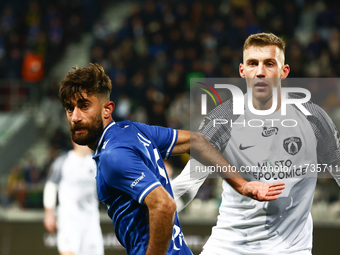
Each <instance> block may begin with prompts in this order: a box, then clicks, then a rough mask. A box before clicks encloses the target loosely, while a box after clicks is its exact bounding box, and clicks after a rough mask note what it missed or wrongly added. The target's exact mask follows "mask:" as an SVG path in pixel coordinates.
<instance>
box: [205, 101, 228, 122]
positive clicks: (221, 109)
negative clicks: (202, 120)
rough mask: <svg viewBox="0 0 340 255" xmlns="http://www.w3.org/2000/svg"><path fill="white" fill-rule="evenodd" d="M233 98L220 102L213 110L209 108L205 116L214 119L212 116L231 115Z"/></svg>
mask: <svg viewBox="0 0 340 255" xmlns="http://www.w3.org/2000/svg"><path fill="white" fill-rule="evenodd" d="M233 102H234V101H233V98H230V99H228V100H227V101H224V102H223V103H222V104H220V105H218V106H216V107H215V108H214V109H213V110H211V111H210V112H209V113H208V114H207V115H206V118H208V119H214V118H222V117H223V118H226V117H230V118H231V117H232V116H233Z"/></svg>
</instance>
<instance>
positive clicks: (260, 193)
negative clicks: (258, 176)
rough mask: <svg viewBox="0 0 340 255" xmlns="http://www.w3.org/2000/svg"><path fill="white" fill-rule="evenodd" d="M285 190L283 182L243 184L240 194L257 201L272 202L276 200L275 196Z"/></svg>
mask: <svg viewBox="0 0 340 255" xmlns="http://www.w3.org/2000/svg"><path fill="white" fill-rule="evenodd" d="M284 188H285V183H284V182H275V183H263V182H257V181H252V182H245V183H244V185H243V187H242V190H241V194H242V195H244V196H247V197H250V198H252V199H255V200H258V201H272V200H276V199H278V197H277V195H279V194H281V193H282V190H283V189H284Z"/></svg>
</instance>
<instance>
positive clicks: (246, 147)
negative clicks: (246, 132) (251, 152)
mask: <svg viewBox="0 0 340 255" xmlns="http://www.w3.org/2000/svg"><path fill="white" fill-rule="evenodd" d="M254 146H255V145H250V146H244V147H243V146H242V143H241V144H240V147H239V148H240V150H241V151H243V150H246V149H249V148H251V147H254Z"/></svg>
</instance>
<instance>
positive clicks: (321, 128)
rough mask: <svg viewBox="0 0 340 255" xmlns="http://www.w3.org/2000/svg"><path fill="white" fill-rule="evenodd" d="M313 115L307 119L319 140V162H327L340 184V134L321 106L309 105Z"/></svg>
mask: <svg viewBox="0 0 340 255" xmlns="http://www.w3.org/2000/svg"><path fill="white" fill-rule="evenodd" d="M307 108H308V110H309V111H311V113H312V115H310V116H308V117H307V119H308V121H309V123H310V124H311V126H312V129H313V131H314V134H315V137H316V140H317V156H318V163H319V164H327V166H328V170H329V172H330V174H331V175H332V176H333V178H334V179H335V181H336V182H337V184H338V185H339V186H340V169H339V165H340V135H339V132H338V130H337V128H336V126H335V125H334V123H333V121H332V120H331V118H330V117H329V116H328V115H327V113H326V112H325V111H324V110H323V109H322V108H321V107H319V106H317V105H315V104H309V105H307Z"/></svg>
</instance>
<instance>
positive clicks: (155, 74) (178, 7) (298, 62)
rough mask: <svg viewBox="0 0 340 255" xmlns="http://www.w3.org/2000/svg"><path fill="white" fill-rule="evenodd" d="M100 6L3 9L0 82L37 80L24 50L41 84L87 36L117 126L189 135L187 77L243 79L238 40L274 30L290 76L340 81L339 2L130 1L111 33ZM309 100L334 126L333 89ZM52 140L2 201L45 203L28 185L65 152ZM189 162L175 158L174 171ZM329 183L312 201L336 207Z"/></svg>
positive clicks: (14, 175)
mask: <svg viewBox="0 0 340 255" xmlns="http://www.w3.org/2000/svg"><path fill="white" fill-rule="evenodd" d="M95 2H96V3H97V5H96V4H94V3H95ZM106 2H107V1H99V2H98V1H80V0H72V1H63V0H55V1H45V2H43V1H29V2H27V8H24V7H23V6H22V5H20V6H19V5H16V6H14V5H6V4H1V5H2V6H1V7H2V9H0V10H1V13H0V67H1V68H0V70H1V71H0V78H1V79H9V78H14V79H23V80H25V81H27V82H31V83H36V82H39V81H40V80H39V79H38V80H34V81H30V80H29V79H27V77H25V58H26V57H27V54H34V55H36V56H38V57H40V58H41V59H42V62H41V64H42V67H44V70H45V71H44V73H43V74H42V75H41V78H40V79H43V78H44V76H46V75H47V74H48V72H49V70H50V68H51V66H52V65H53V64H54V63H55V62H56V61H58V59H59V58H60V56H61V55H62V52H63V50H64V49H65V47H67V45H68V44H69V43H72V42H74V41H77V40H79V38H80V36H81V34H82V33H84V32H88V31H91V33H92V35H93V37H94V42H93V45H92V47H91V49H90V50H89V54H90V60H91V62H93V63H99V64H101V65H102V66H103V67H104V68H105V70H106V72H107V74H108V75H109V77H110V78H111V80H112V82H113V86H114V89H113V93H112V100H113V101H114V102H115V103H116V110H115V112H114V119H115V120H118V121H119V120H122V119H130V120H133V121H139V122H144V123H148V124H153V125H161V126H169V127H172V128H177V129H190V123H189V122H190V113H189V110H190V107H189V105H190V102H189V95H188V94H189V87H190V78H200V77H208V78H212V77H227V78H231V77H235V78H237V77H239V75H238V67H239V63H240V62H242V47H243V43H244V40H245V39H246V38H247V37H248V36H249V35H250V34H252V33H257V32H262V31H263V32H272V33H275V34H276V35H278V36H280V37H282V38H284V40H285V41H286V43H287V48H286V62H287V63H288V64H289V65H290V68H291V72H290V74H289V77H314V78H316V77H322V78H336V77H339V76H340V4H339V3H337V2H335V1H315V0H287V1H269V0H253V1H250V0H220V1H214V0H211V1H204V0H202V1H192V0H188V1H178V0H148V1H129V4H130V5H131V11H130V15H129V17H128V18H127V19H126V20H125V22H124V23H123V25H122V26H121V28H120V29H119V31H118V32H116V33H112V32H111V31H110V30H109V27H108V25H107V20H104V19H103V18H101V17H102V16H101V15H100V11H102V9H103V8H102V7H103V6H105V3H106ZM84 3H87V5H86V4H84ZM89 3H92V5H91V4H89ZM92 8H93V9H92ZM89 10H91V12H90V11H89ZM94 10H97V12H95V11H94ZM92 11H93V12H92ZM90 14H91V15H90ZM55 82H59V81H55ZM48 91H49V92H48V93H49V94H48V95H44V96H49V97H51V98H54V99H56V98H57V86H56V83H54V87H52V88H51V89H49V90H48ZM312 94H313V95H317V96H316V97H313V100H314V101H315V102H316V103H318V104H319V105H321V106H322V107H323V109H325V110H327V111H328V113H329V114H330V116H331V117H332V118H333V120H334V122H335V124H336V125H337V126H338V127H340V101H339V98H340V97H339V96H340V90H339V85H337V84H333V83H332V84H324V86H322V87H321V86H316V87H314V88H313V91H312ZM4 110H5V109H4ZM52 137H53V140H52V142H51V144H52V145H51V148H52V149H51V151H52V152H51V153H50V154H51V156H50V158H49V160H48V162H47V163H46V165H45V167H44V168H42V169H37V167H35V166H34V161H33V160H28V162H30V163H27V165H21V166H19V165H18V166H16V167H15V168H14V169H12V171H11V173H10V175H9V178H8V188H7V194H8V204H11V203H12V202H13V201H20V206H23V207H30V206H38V207H39V206H41V204H39V203H38V204H37V205H34V203H33V205H28V203H27V196H26V195H25V194H27V188H25V187H30V185H32V183H38V184H39V183H40V184H42V183H43V182H44V180H45V178H46V173H47V172H48V166H49V164H50V162H51V161H52V160H53V159H54V157H55V156H56V155H57V154H58V152H59V151H60V150H65V149H67V148H68V145H67V144H68V143H67V142H65V141H66V140H68V134H67V133H66V134H65V132H63V131H62V130H61V129H58V130H57V133H56V134H55V135H53V136H52ZM186 159H187V158H177V159H174V160H173V161H171V163H172V164H173V166H174V168H175V169H177V170H176V171H177V172H176V171H175V173H178V170H179V169H181V168H182V167H183V165H184V163H185V160H186ZM329 182H332V183H331V184H330V183H329ZM333 183H334V184H335V182H334V181H332V180H328V179H323V180H321V181H319V187H321V188H319V189H318V190H317V192H316V201H326V202H327V203H329V202H334V201H338V195H337V193H339V192H338V189H337V188H335V189H334V191H333V189H332V188H328V189H327V192H326V191H325V190H324V189H323V188H322V187H324V186H328V187H330V186H332V185H333ZM215 184H216V180H212V179H208V180H207V181H206V183H205V184H204V186H203V187H202V188H201V190H200V192H199V194H198V197H199V198H200V199H201V200H203V201H204V200H209V199H212V198H215V197H216V196H217V197H218V196H219V194H218V192H219V190H217V191H216V189H215V188H214V187H216V186H220V185H215ZM20 191H22V192H21V193H22V194H21V193H20ZM25 192H26V193H25ZM216 193H217V195H216ZM25 196H26V198H25ZM36 201H38V200H36ZM339 211H340V210H339Z"/></svg>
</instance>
